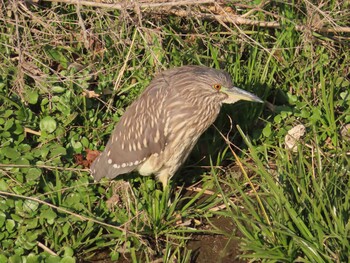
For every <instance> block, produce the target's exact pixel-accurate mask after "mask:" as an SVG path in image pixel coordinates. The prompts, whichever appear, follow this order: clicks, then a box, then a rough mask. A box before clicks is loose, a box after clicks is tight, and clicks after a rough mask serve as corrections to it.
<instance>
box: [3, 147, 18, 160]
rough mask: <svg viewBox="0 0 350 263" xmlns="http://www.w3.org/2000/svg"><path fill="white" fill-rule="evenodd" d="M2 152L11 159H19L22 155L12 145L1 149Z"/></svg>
mask: <svg viewBox="0 0 350 263" xmlns="http://www.w3.org/2000/svg"><path fill="white" fill-rule="evenodd" d="M0 152H1V153H3V154H4V155H5V157H7V158H9V159H11V160H16V159H18V158H19V157H20V156H21V155H20V153H19V152H18V151H17V150H16V149H14V148H11V147H4V148H2V149H1V150H0Z"/></svg>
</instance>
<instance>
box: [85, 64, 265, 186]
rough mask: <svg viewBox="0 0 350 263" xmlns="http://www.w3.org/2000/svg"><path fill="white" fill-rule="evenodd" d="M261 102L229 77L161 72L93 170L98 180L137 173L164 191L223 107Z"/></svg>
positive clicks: (202, 70) (205, 71) (191, 70)
mask: <svg viewBox="0 0 350 263" xmlns="http://www.w3.org/2000/svg"><path fill="white" fill-rule="evenodd" d="M241 99H243V100H251V101H258V102H262V101H261V100H260V99H259V98H258V97H256V96H255V95H253V94H251V93H248V92H246V91H243V90H240V89H238V88H235V87H233V85H232V80H231V77H230V76H229V74H228V73H226V72H224V71H221V70H216V69H212V68H207V67H203V66H184V67H179V68H174V69H170V70H166V71H163V72H161V73H159V74H158V75H157V76H156V77H155V78H154V79H153V80H152V81H151V83H150V85H149V86H148V87H147V88H146V89H145V90H144V91H143V93H142V94H141V95H140V97H139V98H138V99H137V100H136V101H134V102H133V103H132V104H131V105H130V106H129V107H128V108H127V109H126V111H125V113H124V114H123V116H122V117H121V119H120V121H119V123H118V124H117V125H116V127H115V129H114V131H113V133H112V135H111V137H110V139H109V141H108V143H107V145H106V147H105V150H104V151H103V152H102V153H101V154H100V156H99V157H98V158H97V159H96V160H95V161H94V162H93V164H92V166H91V173H92V176H93V177H94V178H95V179H96V180H100V179H101V178H102V177H108V178H114V177H116V176H117V175H120V174H124V173H128V172H131V171H133V170H137V171H138V172H139V173H140V174H141V175H151V174H155V175H156V176H157V178H158V179H159V180H160V181H161V182H162V184H163V187H165V186H166V185H167V182H168V180H169V179H170V178H171V177H172V176H173V175H174V174H175V172H176V171H177V169H178V168H179V166H180V165H181V164H182V163H183V162H184V161H185V159H186V158H187V156H188V154H189V153H190V152H191V150H192V148H193V147H194V145H195V143H196V142H197V140H198V138H199V136H200V135H201V134H202V133H203V132H204V131H205V130H206V129H207V128H208V127H209V126H210V125H211V124H212V123H213V122H214V121H215V119H216V117H217V116H218V114H219V111H220V108H221V105H222V103H234V102H236V101H238V100H241Z"/></svg>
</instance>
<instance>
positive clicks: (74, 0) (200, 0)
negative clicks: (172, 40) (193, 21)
mask: <svg viewBox="0 0 350 263" xmlns="http://www.w3.org/2000/svg"><path fill="white" fill-rule="evenodd" d="M44 1H46V2H57V3H67V4H75V5H76V4H78V3H79V4H81V5H85V6H93V7H104V8H112V9H120V10H127V9H129V10H133V9H134V8H135V7H136V4H135V3H133V2H131V1H130V2H126V3H123V4H117V3H113V4H108V3H97V2H92V1H84V0H44ZM210 3H215V0H195V1H194V0H187V1H172V2H160V3H157V2H156V3H137V6H138V7H139V8H140V9H148V8H163V7H172V6H181V5H201V4H210Z"/></svg>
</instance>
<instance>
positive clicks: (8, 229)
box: [5, 219, 16, 233]
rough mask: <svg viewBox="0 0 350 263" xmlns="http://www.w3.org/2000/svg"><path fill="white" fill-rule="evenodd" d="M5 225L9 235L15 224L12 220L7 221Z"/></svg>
mask: <svg viewBox="0 0 350 263" xmlns="http://www.w3.org/2000/svg"><path fill="white" fill-rule="evenodd" d="M5 224H6V230H7V231H8V232H10V233H11V232H13V230H14V228H15V226H16V222H15V221H14V220H12V219H7V220H6V223H5Z"/></svg>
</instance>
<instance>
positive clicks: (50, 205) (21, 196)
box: [0, 191, 140, 237]
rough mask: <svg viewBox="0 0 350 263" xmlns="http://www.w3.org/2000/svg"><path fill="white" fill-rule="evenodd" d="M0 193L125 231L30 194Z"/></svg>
mask: <svg viewBox="0 0 350 263" xmlns="http://www.w3.org/2000/svg"><path fill="white" fill-rule="evenodd" d="M0 195H3V196H11V197H16V198H21V199H26V200H30V201H33V202H37V203H39V204H42V205H47V206H49V207H51V208H53V209H55V210H57V211H59V212H62V213H66V214H69V215H71V216H74V217H76V218H79V219H80V220H82V221H90V222H94V223H96V224H99V225H102V226H106V227H111V228H114V229H117V230H120V231H122V232H125V231H126V229H124V228H123V227H119V226H115V225H111V224H107V223H105V222H101V221H99V220H96V219H94V218H90V217H87V216H84V215H79V214H77V213H74V212H71V211H69V210H68V209H65V208H63V207H58V206H55V205H53V204H51V203H48V202H45V201H43V200H40V199H38V198H35V197H30V196H24V195H18V194H14V193H10V192H4V191H0ZM128 233H131V234H133V235H135V236H137V237H139V236H140V235H138V234H136V233H134V232H131V231H128Z"/></svg>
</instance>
